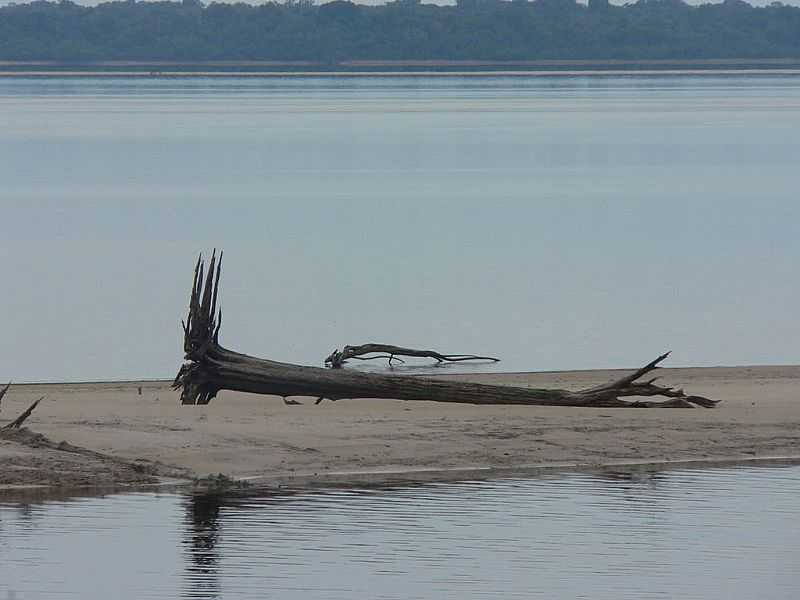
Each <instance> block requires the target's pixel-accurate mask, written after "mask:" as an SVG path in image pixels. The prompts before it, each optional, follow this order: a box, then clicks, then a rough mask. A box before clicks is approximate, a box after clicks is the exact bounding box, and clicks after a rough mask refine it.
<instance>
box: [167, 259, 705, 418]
mask: <svg viewBox="0 0 800 600" xmlns="http://www.w3.org/2000/svg"><path fill="white" fill-rule="evenodd" d="M204 268H205V265H204V263H203V260H202V257H201V258H200V259H198V261H197V265H196V266H195V270H194V283H193V284H192V291H191V295H190V297H189V314H188V317H187V318H186V321H185V322H183V323H182V324H183V331H184V356H185V361H184V364H183V365H182V366H181V368H180V371H179V372H178V375H177V376H176V378H175V381H174V383H173V387H174V388H175V389H180V390H181V402H182V403H183V404H208V403H209V402H210V401H211V400H212V399H213V398H214V397H216V395H217V393H218V392H219V391H220V390H232V391H238V392H249V393H254V394H268V395H276V396H282V397H283V398H284V399H286V398H287V397H289V396H307V397H313V398H316V399H317V402H320V401H322V400H323V399H325V398H328V399H330V400H339V399H343V398H373V399H380V398H385V399H398V400H428V401H436V402H456V403H466V404H527V405H538V406H584V407H634V408H650V407H669V408H691V407H693V406H695V405H697V406H702V407H706V408H711V407H713V406H714V405H715V404H716V403H717V401H716V400H710V399H708V398H703V397H701V396H693V395H689V394H686V393H685V392H684V391H683V390H681V389H675V388H672V387H666V386H660V385H656V383H655V381H656V379H657V378H651V379H648V380H646V381H641V382H639V381H637V380H638V379H640V378H642V377H643V376H644V375H647V374H648V373H650V372H651V371H654V370H655V369H657V368H658V365H659V364H660V363H661V362H662V361H663V360H664V359H665V358H666V357H667V356H668V354H669V353H667V354H663V355H661V356H659V357H658V358H656V359H655V360H654V361H652V362H650V363H648V364H647V365H645V366H644V367H642V368H641V369H639V370H638V371H635V372H634V373H631V374H630V375H626V376H625V377H622V378H620V379H617V380H616V381H612V382H610V383H607V384H604V385H600V386H597V387H593V388H589V389H585V390H578V391H571V390H563V389H534V388H527V387H512V386H500V385H483V384H478V383H468V382H463V381H444V380H441V379H433V378H424V377H403V376H395V375H381V374H374V373H360V372H356V371H349V370H346V369H336V370H332V369H323V368H318V367H306V366H300V365H293V364H289V363H283V362H276V361H273V360H266V359H261V358H256V357H253V356H248V355H246V354H242V353H240V352H235V351H233V350H228V349H227V348H225V347H223V346H222V345H221V344H220V343H219V331H220V327H221V325H222V311H221V310H220V311H219V312H218V311H217V297H218V292H219V278H220V272H221V268H222V255H221V254H220V257H219V261H217V258H216V254H212V256H211V261H210V263H209V265H208V273H207V274H205V271H204ZM652 396H663V397H665V398H667V400H659V401H655V400H644V399H641V398H642V397H652ZM624 397H639V398H640V399H634V400H631V401H627V400H623V399H622V398H624Z"/></svg>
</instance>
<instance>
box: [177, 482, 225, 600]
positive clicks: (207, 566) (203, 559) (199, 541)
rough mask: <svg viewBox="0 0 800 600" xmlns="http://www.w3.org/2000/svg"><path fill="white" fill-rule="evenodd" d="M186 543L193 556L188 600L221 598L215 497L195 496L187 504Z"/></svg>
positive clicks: (218, 507) (216, 501)
mask: <svg viewBox="0 0 800 600" xmlns="http://www.w3.org/2000/svg"><path fill="white" fill-rule="evenodd" d="M185 505H186V519H185V520H186V540H185V541H184V544H185V550H186V553H187V555H188V556H189V564H188V565H187V567H186V591H185V594H184V595H185V597H187V598H218V597H219V595H220V587H219V579H218V576H217V568H218V567H217V562H218V556H217V550H216V545H217V537H218V533H219V509H220V502H219V499H217V498H215V497H213V496H192V497H188V498H186V500H185Z"/></svg>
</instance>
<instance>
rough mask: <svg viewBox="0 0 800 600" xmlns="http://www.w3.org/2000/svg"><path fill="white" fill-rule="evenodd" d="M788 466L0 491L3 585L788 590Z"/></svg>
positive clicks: (610, 593) (232, 590)
mask: <svg viewBox="0 0 800 600" xmlns="http://www.w3.org/2000/svg"><path fill="white" fill-rule="evenodd" d="M798 495H800V467H784V468H758V469H757V468H741V469H719V470H706V471H700V470H684V471H670V472H657V473H639V474H633V475H631V474H625V473H609V474H607V475H604V476H598V475H582V474H569V475H560V476H554V477H549V478H543V479H519V480H517V479H513V480H498V481H488V482H464V483H447V484H436V485H422V486H418V487H404V488H395V489H383V490H338V491H334V490H331V491H318V492H312V493H305V494H299V495H289V494H287V495H283V496H269V497H253V498H246V499H235V500H233V499H228V500H225V501H220V500H219V499H215V498H209V497H205V498H192V497H189V496H183V495H175V494H161V495H159V494H132V495H116V496H110V497H107V498H86V499H74V500H70V501H59V502H44V503H38V504H29V503H18V502H17V503H15V502H5V503H3V501H2V498H0V598H2V597H3V593H7V594H8V595H9V597H15V598H17V599H18V600H27V599H35V598H81V599H91V598H98V599H99V598H112V597H113V598H124V599H128V598H130V599H139V598H163V599H172V598H198V599H199V598H203V599H212V598H282V599H283V598H297V599H304V598H330V599H337V598H341V599H348V600H350V599H353V598H384V599H398V600H400V599H403V600H406V599H411V598H426V599H427V598H436V599H438V598H453V599H460V598H476V599H477V598H593V599H609V600H622V599H631V600H634V599H636V600H638V599H644V598H686V599H703V600H717V599H718V600H729V599H741V600H752V599H753V598H759V599H761V600H778V599H786V600H794V599H795V598H797V590H798V588H800V574H798V570H797V565H798V563H797V556H798V552H800V505H799V504H798V502H797V498H798Z"/></svg>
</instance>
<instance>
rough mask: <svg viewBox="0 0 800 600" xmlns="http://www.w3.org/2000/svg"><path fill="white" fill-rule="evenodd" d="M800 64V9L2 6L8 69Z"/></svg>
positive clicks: (473, 4)
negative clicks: (31, 65) (214, 64)
mask: <svg viewBox="0 0 800 600" xmlns="http://www.w3.org/2000/svg"><path fill="white" fill-rule="evenodd" d="M711 58H713V59H724V58H740V59H768V58H800V8H795V7H791V6H786V5H783V4H780V3H773V4H772V5H770V6H767V7H758V8H757V7H753V6H750V5H749V4H747V3H745V2H742V1H741V0H725V1H724V2H722V3H720V4H706V5H702V6H689V5H687V4H684V3H683V2H681V1H680V0H639V1H638V2H636V3H635V4H627V5H625V6H613V5H609V4H608V2H607V1H606V0H590V2H589V5H588V6H587V5H583V4H577V3H575V2H574V1H571V0H535V1H534V2H528V1H527V0H513V1H504V0H503V1H501V0H458V3H457V5H455V6H437V5H432V4H420V3H419V2H417V1H415V0H398V1H396V2H391V3H389V4H386V5H382V6H365V5H359V4H353V3H351V2H346V1H342V0H336V1H334V2H328V3H326V4H321V5H315V4H313V3H312V2H311V1H310V0H294V1H291V2H287V3H281V4H279V3H274V2H270V3H266V4H260V5H250V4H242V3H240V4H220V3H212V4H209V5H203V4H201V3H200V2H198V1H197V0H185V1H184V2H134V1H132V0H131V1H126V2H108V3H104V4H100V5H98V6H94V7H86V6H80V5H78V4H74V3H72V2H68V1H65V2H58V3H54V2H32V3H26V4H12V5H8V6H5V7H2V8H0V60H5V61H32V60H43V61H65V62H82V61H114V60H126V61H159V60H160V61H219V60H226V61H243V60H260V61H313V62H316V63H323V64H329V65H335V64H336V63H339V62H341V61H352V60H384V61H392V60H484V61H530V60H543V59H558V60H603V59H623V60H626V59H627V60H630V59H636V60H641V59H674V60H685V59H711Z"/></svg>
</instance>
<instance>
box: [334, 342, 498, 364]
mask: <svg viewBox="0 0 800 600" xmlns="http://www.w3.org/2000/svg"><path fill="white" fill-rule="evenodd" d="M368 354H375V355H376V356H367V355H368ZM398 356H414V357H420V358H432V359H434V360H435V361H436V362H437V363H443V362H450V363H453V362H464V361H470V360H479V361H490V362H500V359H499V358H495V357H493V356H477V355H474V354H441V353H439V352H436V351H435V350H417V349H415V348H403V347H402V346H392V345H390V344H361V345H360V346H345V347H344V348H342V349H341V350H339V349H338V348H337V349H336V350H334V351H333V352H331V353H330V355H329V356H328V357H327V358H326V359H325V366H326V367H329V368H331V369H341V368H342V367H343V366H344V365H345V363H346V362H347V361H348V360H350V359H356V360H375V359H378V358H388V359H389V364H390V365H391V364H392V361H395V360H396V361H398V362H404V361H402V360H401V359H399V358H397V357H398Z"/></svg>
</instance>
